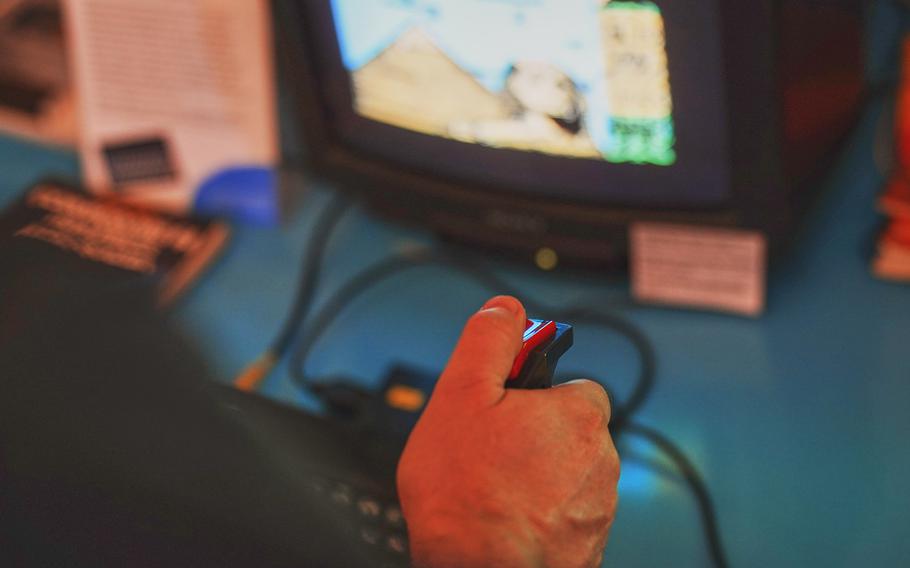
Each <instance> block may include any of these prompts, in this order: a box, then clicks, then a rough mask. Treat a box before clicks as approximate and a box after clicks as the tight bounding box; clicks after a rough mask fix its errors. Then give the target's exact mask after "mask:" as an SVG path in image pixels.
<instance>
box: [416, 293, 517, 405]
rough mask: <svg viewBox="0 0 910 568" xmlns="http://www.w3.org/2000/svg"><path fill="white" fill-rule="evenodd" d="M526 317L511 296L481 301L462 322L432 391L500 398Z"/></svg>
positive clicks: (484, 399) (488, 399) (491, 400)
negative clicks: (456, 340)
mask: <svg viewBox="0 0 910 568" xmlns="http://www.w3.org/2000/svg"><path fill="white" fill-rule="evenodd" d="M526 321H527V319H526V316H525V309H524V307H523V306H522V305H521V302H519V301H518V300H516V299H515V298H512V297H511V296H497V297H495V298H493V299H491V300H490V301H488V302H487V303H486V304H484V306H483V308H481V310H480V311H479V312H477V313H475V314H474V315H473V316H471V318H470V319H469V320H468V323H467V324H466V325H465V328H464V331H462V333H461V338H460V339H459V340H458V344H457V345H456V346H455V350H454V351H453V352H452V356H451V357H450V358H449V363H448V364H447V365H446V369H445V371H443V373H442V376H441V377H440V378H439V383H438V384H437V385H436V392H437V393H440V394H441V395H443V396H446V395H451V394H455V393H459V394H470V395H472V396H475V397H477V398H478V400H480V401H481V402H482V403H488V404H492V403H495V402H496V401H498V400H499V399H500V398H502V396H503V392H504V388H505V387H504V385H505V382H506V379H507V378H508V375H509V371H510V370H511V369H512V363H513V362H514V361H515V357H516V356H518V352H519V351H520V350H521V341H522V334H523V333H524V330H525V322H526ZM434 396H435V394H434Z"/></svg>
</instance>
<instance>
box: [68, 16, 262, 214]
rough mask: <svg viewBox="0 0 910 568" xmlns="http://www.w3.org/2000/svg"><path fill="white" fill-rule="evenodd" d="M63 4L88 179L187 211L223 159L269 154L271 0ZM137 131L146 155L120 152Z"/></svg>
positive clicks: (258, 162)
mask: <svg viewBox="0 0 910 568" xmlns="http://www.w3.org/2000/svg"><path fill="white" fill-rule="evenodd" d="M65 8H66V21H67V27H68V33H69V39H70V48H71V49H70V51H71V54H72V63H73V69H74V71H75V72H74V76H75V84H76V89H77V93H78V101H79V110H80V124H81V133H80V149H81V154H82V159H83V171H84V178H85V182H86V184H87V185H88V186H89V187H90V188H92V189H93V190H95V191H99V192H105V191H114V190H116V191H117V192H119V193H121V194H123V195H125V196H127V197H129V198H131V199H137V200H139V201H142V202H143V203H147V204H151V205H154V206H157V207H160V208H164V209H167V210H172V211H180V212H182V211H186V210H188V209H189V208H190V207H191V205H192V203H193V199H194V196H195V192H196V191H198V188H199V187H200V185H201V184H203V183H204V182H205V181H206V180H207V179H210V178H211V177H212V176H213V175H215V174H217V173H218V172H219V171H222V170H225V169H229V168H235V167H243V166H273V165H274V164H275V163H276V161H277V156H278V150H277V127H276V124H275V101H274V99H275V94H274V78H273V67H272V57H271V55H272V54H271V29H270V16H269V13H270V12H269V3H268V1H267V0H155V1H154V2H153V1H150V0H66V4H65ZM148 141H153V143H152V144H151V146H142V144H144V143H146V142H148ZM159 141H160V143H161V145H160V146H159V145H158V142H159ZM134 143H137V144H139V145H140V147H143V148H151V150H150V151H151V152H152V154H151V155H152V159H151V160H150V159H149V155H150V154H149V153H148V152H146V153H145V154H142V153H140V154H135V153H134V154H133V157H132V158H130V155H129V154H128V153H127V154H124V153H123V152H120V153H117V152H119V151H120V150H122V149H123V148H127V152H128V149H129V148H131V147H132V146H131V144H134ZM112 156H114V157H115V158H116V160H115V159H114V158H112ZM130 159H134V160H135V163H130ZM112 164H113V165H112ZM150 172H151V173H155V172H158V173H159V174H160V175H148V174H149V173H150ZM127 174H128V175H127Z"/></svg>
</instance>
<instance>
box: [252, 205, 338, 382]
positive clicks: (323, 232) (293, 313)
mask: <svg viewBox="0 0 910 568" xmlns="http://www.w3.org/2000/svg"><path fill="white" fill-rule="evenodd" d="M350 206H351V201H350V200H349V199H348V198H347V197H346V196H344V195H343V194H341V193H335V194H334V195H333V196H332V198H331V201H330V202H329V204H328V205H327V206H326V207H325V209H324V210H323V211H322V214H321V215H320V216H319V218H318V220H317V221H316V227H315V228H314V229H313V233H312V235H311V236H310V239H309V243H310V244H309V246H308V247H307V250H306V254H305V255H304V257H303V262H301V266H300V284H299V286H298V288H297V294H296V297H295V298H294V303H293V304H292V305H291V309H290V310H288V315H287V317H286V318H285V321H284V325H282V326H281V329H280V330H279V332H278V334H277V335H276V336H275V339H273V340H272V343H271V345H270V346H269V347H268V349H266V350H265V352H263V353H262V355H260V356H259V357H258V358H257V359H256V360H255V361H253V362H252V363H251V364H250V365H249V366H248V367H246V368H245V369H244V370H243V371H242V372H241V373H240V374H239V375H238V376H237V377H236V378H235V379H234V386H235V387H237V388H238V389H240V390H243V391H252V390H255V389H256V387H257V386H258V385H259V383H261V382H262V381H263V380H264V379H265V378H266V377H267V376H268V374H269V373H270V372H271V371H272V369H273V368H274V367H275V365H276V364H278V361H280V360H281V359H282V358H283V357H284V355H285V354H286V353H287V351H288V350H289V349H290V348H291V345H293V342H294V337H295V336H296V334H297V331H298V329H299V328H300V325H301V323H302V322H303V321H304V320H305V319H306V316H307V314H308V313H309V310H310V307H311V305H312V303H313V298H314V297H315V295H316V289H317V287H318V284H319V274H320V272H321V269H322V264H323V262H322V261H323V257H324V256H325V251H326V250H327V248H328V242H329V239H330V238H331V237H332V234H333V233H334V231H335V228H336V227H337V226H338V222H339V221H340V220H341V218H342V217H343V216H344V214H345V212H347V210H348V209H349V208H350Z"/></svg>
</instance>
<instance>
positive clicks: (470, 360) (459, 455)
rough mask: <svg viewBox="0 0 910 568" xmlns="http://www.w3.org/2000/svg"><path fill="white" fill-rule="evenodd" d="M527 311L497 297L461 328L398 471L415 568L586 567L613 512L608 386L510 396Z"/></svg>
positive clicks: (614, 461)
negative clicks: (510, 376) (510, 379)
mask: <svg viewBox="0 0 910 568" xmlns="http://www.w3.org/2000/svg"><path fill="white" fill-rule="evenodd" d="M525 321H526V316H525V310H524V308H523V307H522V306H521V304H520V303H519V302H518V300H516V299H514V298H511V297H506V296H500V297H496V298H493V299H492V300H490V301H489V302H487V304H486V305H485V306H484V308H483V309H481V310H480V311H479V312H477V313H476V314H474V315H473V316H472V317H471V319H470V320H469V321H468V323H467V325H466V327H465V329H464V332H463V333H462V336H461V339H460V340H459V342H458V345H457V346H456V347H455V351H454V352H453V354H452V357H451V359H450V360H449V363H448V365H447V366H446V370H445V371H444V372H443V374H442V376H441V377H440V378H439V382H438V383H437V385H436V389H435V390H434V392H433V396H432V398H431V399H430V402H429V403H428V405H427V408H426V410H425V411H424V413H423V415H422V416H421V418H420V421H419V422H418V423H417V426H416V427H415V429H414V431H413V432H412V433H411V437H410V438H409V440H408V443H407V446H406V447H405V450H404V453H403V455H402V457H401V461H400V462H399V464H398V492H399V497H400V499H401V505H402V509H403V511H404V516H405V519H406V520H407V523H408V531H409V533H410V543H411V553H412V558H413V561H414V563H415V565H417V566H419V567H421V568H449V567H459V568H471V567H474V566H502V567H512V566H522V567H524V566H547V567H554V568H563V567H565V568H575V567H592V566H598V565H599V564H600V560H601V557H602V555H603V548H604V546H605V544H606V540H607V534H608V532H609V530H610V525H611V524H612V522H613V515H614V513H615V510H616V484H617V482H618V480H619V457H618V456H617V454H616V449H615V448H614V447H613V441H612V439H611V438H610V434H609V432H608V431H607V424H608V423H609V420H610V404H609V401H608V398H607V395H606V393H605V392H604V390H603V388H602V387H600V386H599V385H598V384H596V383H593V382H591V381H584V380H581V381H573V382H571V383H566V384H563V385H558V386H556V387H554V388H552V389H544V390H518V389H506V388H505V386H504V385H505V382H506V377H507V375H508V374H509V370H510V368H511V367H512V362H513V361H514V359H515V357H516V356H517V354H518V352H519V350H520V349H521V343H522V334H523V332H524V329H525Z"/></svg>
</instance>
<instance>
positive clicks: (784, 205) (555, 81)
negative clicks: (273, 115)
mask: <svg viewBox="0 0 910 568" xmlns="http://www.w3.org/2000/svg"><path fill="white" fill-rule="evenodd" d="M274 5H275V8H276V15H277V21H278V25H279V26H280V30H281V32H282V33H281V34H280V36H279V37H281V38H282V41H281V42H280V44H279V54H280V58H279V61H280V68H281V73H282V76H283V77H285V78H286V79H289V81H288V84H289V85H290V92H291V93H293V100H294V101H295V105H294V106H295V107H296V110H297V112H298V114H299V117H300V123H301V125H302V127H301V131H300V132H301V134H302V136H303V141H304V144H303V145H304V150H305V152H306V156H307V161H308V164H309V166H310V168H311V170H312V171H314V172H316V173H317V174H320V175H322V176H324V177H326V178H329V179H331V180H334V181H335V182H336V183H338V184H340V185H341V186H343V187H349V188H355V189H357V190H360V191H361V192H362V193H363V194H364V195H365V196H366V197H367V198H368V201H369V202H370V203H371V204H372V205H373V206H374V207H375V208H376V209H378V210H380V211H381V212H384V213H385V214H387V215H389V216H391V217H393V218H395V219H397V220H400V221H404V222H411V223H417V224H420V225H423V226H428V227H430V228H432V229H434V230H435V231H437V232H438V233H440V234H441V235H444V236H446V237H449V238H452V239H454V240H457V241H460V242H463V243H468V244H471V245H473V246H485V247H489V248H491V249H495V250H498V251H506V252H511V253H516V254H519V255H522V256H525V257H527V258H529V259H531V258H534V256H535V254H536V253H537V251H539V250H541V249H543V248H546V249H551V250H553V251H555V252H556V253H557V254H558V256H559V258H560V259H561V260H562V261H565V262H568V263H575V264H582V265H587V266H622V265H623V262H624V259H625V258H626V249H627V232H628V228H629V226H630V225H631V224H633V223H635V222H641V221H650V222H670V223H684V224H696V225H715V226H717V225H719V226H730V227H741V228H746V229H751V230H757V231H761V232H762V233H764V234H765V235H766V236H767V238H768V241H769V244H770V247H771V250H772V251H774V250H777V249H780V248H781V246H782V245H784V244H785V243H786V242H787V241H788V240H789V237H790V236H791V235H792V234H793V230H794V228H795V227H796V225H797V221H798V218H799V216H800V215H801V214H802V212H803V211H804V210H805V209H806V206H807V204H808V202H809V197H810V193H811V189H810V188H811V187H812V185H813V184H809V183H807V182H808V181H809V180H811V179H812V178H813V174H814V173H816V172H819V171H821V170H824V168H825V166H826V165H830V162H829V161H826V159H828V158H830V156H831V152H832V151H833V150H834V149H835V147H836V146H837V143H838V141H839V140H841V139H842V138H843V136H844V134H845V133H846V132H847V131H848V129H849V127H850V125H851V123H852V121H853V119H854V117H855V113H856V110H857V107H858V103H859V101H860V98H861V96H862V85H863V69H862V68H863V65H862V62H863V61H862V60H863V50H862V49H861V43H862V38H863V29H862V24H863V18H862V15H863V14H862V12H863V10H862V8H863V2H862V0H687V1H682V2H680V1H677V0H672V1H671V0H654V1H651V0H643V1H642V0H275V4H274Z"/></svg>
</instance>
